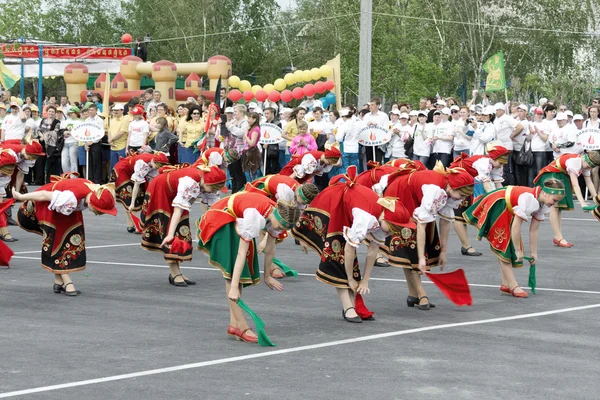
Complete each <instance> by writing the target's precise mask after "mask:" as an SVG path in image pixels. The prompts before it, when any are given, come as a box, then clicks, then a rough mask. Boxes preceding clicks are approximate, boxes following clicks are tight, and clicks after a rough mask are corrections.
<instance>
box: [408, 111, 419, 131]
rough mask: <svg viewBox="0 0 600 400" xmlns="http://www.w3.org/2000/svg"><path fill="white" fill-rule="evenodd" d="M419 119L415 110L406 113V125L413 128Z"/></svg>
mask: <svg viewBox="0 0 600 400" xmlns="http://www.w3.org/2000/svg"><path fill="white" fill-rule="evenodd" d="M418 118H419V112H418V111H417V110H412V111H411V112H409V113H408V124H409V125H410V126H411V127H413V126H415V125H416V124H417V123H418V122H417V119H418Z"/></svg>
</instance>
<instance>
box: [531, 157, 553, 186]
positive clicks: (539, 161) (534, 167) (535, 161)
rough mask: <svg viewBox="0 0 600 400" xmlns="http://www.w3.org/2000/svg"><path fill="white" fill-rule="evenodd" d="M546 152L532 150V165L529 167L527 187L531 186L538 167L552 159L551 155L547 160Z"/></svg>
mask: <svg viewBox="0 0 600 400" xmlns="http://www.w3.org/2000/svg"><path fill="white" fill-rule="evenodd" d="M547 157H548V155H547V152H545V151H534V152H533V165H532V166H531V168H529V179H528V180H529V185H527V186H529V187H533V180H534V179H535V177H536V176H537V174H538V172H540V169H542V168H544V167H545V166H546V165H548V163H550V161H552V156H551V157H550V160H548V158H547Z"/></svg>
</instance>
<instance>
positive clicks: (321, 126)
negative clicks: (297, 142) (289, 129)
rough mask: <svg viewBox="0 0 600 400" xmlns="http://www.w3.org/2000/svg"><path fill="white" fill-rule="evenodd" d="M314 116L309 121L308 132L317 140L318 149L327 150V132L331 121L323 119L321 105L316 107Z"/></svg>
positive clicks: (313, 112)
mask: <svg viewBox="0 0 600 400" xmlns="http://www.w3.org/2000/svg"><path fill="white" fill-rule="evenodd" d="M312 117H313V118H314V120H312V121H310V122H309V123H308V132H309V133H310V134H311V135H312V136H313V137H314V138H315V140H316V141H317V146H318V148H317V150H319V151H325V143H327V132H328V131H329V130H333V129H329V126H330V125H331V124H330V123H329V121H326V120H325V119H323V109H322V108H321V107H314V108H313V111H312Z"/></svg>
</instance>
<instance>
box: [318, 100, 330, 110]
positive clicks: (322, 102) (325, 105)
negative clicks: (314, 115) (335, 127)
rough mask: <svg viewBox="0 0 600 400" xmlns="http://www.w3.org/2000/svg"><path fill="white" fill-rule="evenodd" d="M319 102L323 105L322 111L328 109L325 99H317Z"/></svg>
mask: <svg viewBox="0 0 600 400" xmlns="http://www.w3.org/2000/svg"><path fill="white" fill-rule="evenodd" d="M319 100H320V101H321V104H322V105H323V110H325V109H327V107H329V103H328V102H327V99H326V98H325V97H321V98H320V99H319Z"/></svg>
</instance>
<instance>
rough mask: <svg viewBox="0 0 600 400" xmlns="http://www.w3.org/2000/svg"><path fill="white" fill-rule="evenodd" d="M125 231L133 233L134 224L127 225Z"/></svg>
mask: <svg viewBox="0 0 600 400" xmlns="http://www.w3.org/2000/svg"><path fill="white" fill-rule="evenodd" d="M127 232H129V233H134V232H135V227H134V226H128V227H127Z"/></svg>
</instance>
